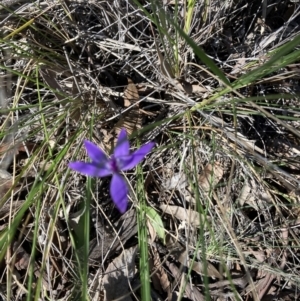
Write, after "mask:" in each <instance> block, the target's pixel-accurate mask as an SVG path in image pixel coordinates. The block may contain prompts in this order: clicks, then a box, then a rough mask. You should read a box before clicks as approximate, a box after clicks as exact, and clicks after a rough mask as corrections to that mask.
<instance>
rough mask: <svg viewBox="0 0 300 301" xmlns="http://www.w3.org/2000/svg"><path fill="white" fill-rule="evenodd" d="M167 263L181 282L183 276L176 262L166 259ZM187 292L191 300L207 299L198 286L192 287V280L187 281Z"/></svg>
mask: <svg viewBox="0 0 300 301" xmlns="http://www.w3.org/2000/svg"><path fill="white" fill-rule="evenodd" d="M166 265H167V267H168V268H169V270H170V271H171V273H172V275H173V276H174V278H175V281H176V283H177V284H180V281H181V277H182V273H181V271H180V270H179V269H178V268H177V266H176V265H175V264H174V263H171V262H169V261H168V260H167V261H166ZM185 293H186V295H187V297H188V298H189V299H191V300H197V301H204V300H205V298H204V296H203V295H202V294H201V292H200V291H199V290H198V289H197V288H196V287H192V286H191V284H190V282H187V283H186V285H185Z"/></svg>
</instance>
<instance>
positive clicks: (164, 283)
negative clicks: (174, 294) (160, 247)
mask: <svg viewBox="0 0 300 301" xmlns="http://www.w3.org/2000/svg"><path fill="white" fill-rule="evenodd" d="M151 251H152V252H151V258H150V269H151V279H152V283H153V286H154V288H155V289H156V290H157V291H158V292H160V293H162V292H168V291H169V290H170V281H169V279H168V275H167V273H166V271H165V269H164V268H163V266H162V263H161V261H160V258H159V254H158V252H157V249H156V248H151Z"/></svg>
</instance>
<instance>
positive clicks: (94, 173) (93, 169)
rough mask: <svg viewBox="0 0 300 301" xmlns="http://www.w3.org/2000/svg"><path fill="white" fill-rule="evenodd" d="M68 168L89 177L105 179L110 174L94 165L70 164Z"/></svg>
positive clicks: (84, 163) (105, 169)
mask: <svg viewBox="0 0 300 301" xmlns="http://www.w3.org/2000/svg"><path fill="white" fill-rule="evenodd" d="M69 167H70V168H71V169H73V170H75V171H78V172H80V173H82V174H84V175H87V176H91V177H106V176H109V175H111V174H112V172H111V171H110V170H109V169H107V168H103V167H99V166H98V165H97V164H95V163H86V162H80V161H77V162H70V163H69Z"/></svg>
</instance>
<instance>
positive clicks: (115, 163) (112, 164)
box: [109, 156, 120, 172]
mask: <svg viewBox="0 0 300 301" xmlns="http://www.w3.org/2000/svg"><path fill="white" fill-rule="evenodd" d="M118 163H119V162H118V160H117V159H116V158H115V157H114V156H112V157H111V158H110V162H109V165H110V169H111V171H112V172H120V168H119V164H118Z"/></svg>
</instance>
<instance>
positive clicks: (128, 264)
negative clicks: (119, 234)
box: [103, 247, 137, 301]
mask: <svg viewBox="0 0 300 301" xmlns="http://www.w3.org/2000/svg"><path fill="white" fill-rule="evenodd" d="M136 251H137V247H132V248H130V249H127V250H124V251H123V252H122V254H120V255H119V256H118V257H117V258H115V259H114V260H113V261H112V262H111V263H110V264H109V265H108V267H107V269H106V271H105V276H104V277H103V287H104V300H106V301H112V300H115V299H119V298H120V300H122V301H131V300H132V298H131V296H130V294H129V293H130V290H129V281H130V280H131V279H132V278H133V276H134V274H135V257H136ZM126 295H127V296H126Z"/></svg>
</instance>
